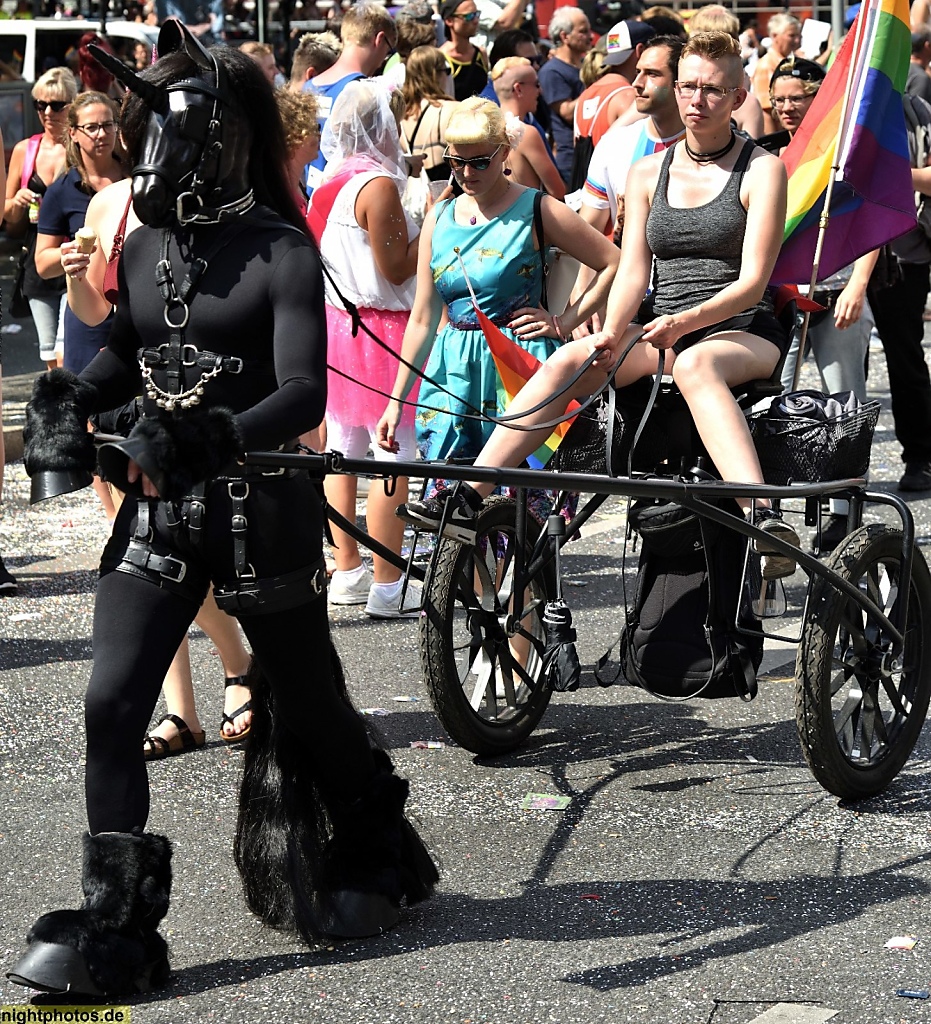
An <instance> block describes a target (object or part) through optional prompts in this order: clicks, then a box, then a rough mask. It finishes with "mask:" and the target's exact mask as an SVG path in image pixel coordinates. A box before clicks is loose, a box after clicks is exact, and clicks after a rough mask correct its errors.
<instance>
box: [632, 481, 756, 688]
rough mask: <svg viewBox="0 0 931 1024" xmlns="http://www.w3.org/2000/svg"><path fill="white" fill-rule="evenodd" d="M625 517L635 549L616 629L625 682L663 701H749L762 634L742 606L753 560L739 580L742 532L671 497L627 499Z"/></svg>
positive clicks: (743, 542) (745, 604)
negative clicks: (626, 601)
mask: <svg viewBox="0 0 931 1024" xmlns="http://www.w3.org/2000/svg"><path fill="white" fill-rule="evenodd" d="M629 521H630V523H631V526H632V527H633V528H634V529H635V530H636V531H637V532H638V533H639V534H640V536H641V540H642V547H641V552H640V560H639V564H638V573H637V588H636V593H635V596H634V602H633V605H632V606H631V607H628V608H627V617H626V623H625V626H624V630H623V632H622V634H621V649H620V662H621V669H622V671H623V673H624V677H625V678H626V680H627V682H628V683H630V684H631V685H633V686H640V687H642V688H643V689H645V690H647V691H649V692H650V693H653V694H654V695H655V696H658V697H662V698H666V699H669V700H687V699H689V698H691V697H698V696H701V697H735V696H737V697H741V698H743V699H744V700H752V699H753V698H754V697H755V696H756V692H757V685H756V672H757V669H758V668H759V667H760V662H761V661H762V658H763V636H762V632H761V630H760V623H759V621H758V620H757V619H756V617H755V616H754V615H753V614H752V612H751V611H750V608H751V604H752V594H751V591H752V588H753V586H756V587H757V588H759V586H760V583H759V579H760V577H759V573H758V563H757V561H756V560H755V559H752V558H751V559H750V562H749V565H750V568H751V570H754V571H750V572H748V573H747V579H746V580H745V581H744V584H743V586H741V580H742V579H743V576H744V561H745V554H746V545H747V540H746V538H744V537H742V536H741V535H740V534H738V533H736V532H735V531H733V530H729V529H727V528H726V527H724V526H721V525H720V524H717V523H714V522H712V521H711V520H710V519H707V518H703V517H701V516H699V515H698V514H697V513H694V512H691V511H690V510H688V509H685V508H683V507H682V506H680V505H676V504H675V503H673V502H666V503H658V502H651V501H648V500H644V501H639V502H635V503H634V504H633V505H632V506H631V509H630V513H629ZM754 577H755V580H754ZM738 606H739V608H740V616H739V619H738V616H737V611H738ZM735 622H737V623H739V625H740V627H741V628H742V629H745V630H748V631H749V633H750V635H748V633H745V632H742V631H740V630H738V629H737V628H735Z"/></svg>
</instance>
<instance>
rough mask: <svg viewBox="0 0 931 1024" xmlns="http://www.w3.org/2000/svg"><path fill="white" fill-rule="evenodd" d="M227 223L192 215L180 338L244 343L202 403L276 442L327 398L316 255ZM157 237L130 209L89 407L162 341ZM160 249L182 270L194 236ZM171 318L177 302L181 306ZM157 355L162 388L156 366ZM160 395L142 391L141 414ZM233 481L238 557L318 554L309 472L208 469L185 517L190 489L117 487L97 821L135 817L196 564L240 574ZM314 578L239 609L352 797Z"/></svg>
mask: <svg viewBox="0 0 931 1024" xmlns="http://www.w3.org/2000/svg"><path fill="white" fill-rule="evenodd" d="M268 216H269V217H273V216H274V215H272V214H268ZM234 223H235V222H234ZM236 227H238V228H240V230H238V231H236V230H235V228H234V230H233V231H232V232H231V231H230V229H229V228H226V229H224V228H223V227H221V226H198V227H196V228H194V229H193V232H192V234H193V248H194V252H193V256H194V257H201V258H203V257H205V256H207V254H208V253H210V251H211V249H214V250H215V252H214V253H213V255H211V256H210V258H209V260H208V263H209V265H208V267H207V270H206V271H205V272H204V273H203V275H202V278H201V280H200V283H199V286H198V288H197V290H196V292H195V293H194V294H193V296H192V297H191V299H190V321H189V324H188V326H187V328H186V330H185V332H184V339H183V340H184V343H185V345H190V346H195V347H196V348H197V349H198V350H201V351H208V352H213V353H218V354H222V355H224V356H235V357H238V358H239V359H242V360H243V366H242V371H241V372H240V373H233V372H227V371H226V370H224V371H223V372H221V373H220V374H219V375H218V376H217V377H216V378H214V379H212V380H210V381H209V382H208V383H207V384H206V386H205V393H204V397H203V400H202V403H201V406H200V407H199V408H208V407H211V406H218V405H222V406H226V407H228V408H230V409H231V410H232V411H233V412H234V413H236V414H237V419H238V421H239V425H240V427H241V430H242V433H243V435H244V438H245V447H246V449H247V450H262V449H269V448H276V447H278V446H279V445H281V444H283V443H285V442H287V441H289V440H291V439H293V438H296V437H297V436H298V435H299V434H301V433H303V432H304V431H307V430H309V429H311V428H313V427H315V426H316V425H317V424H318V423H319V422H320V420H321V419H322V416H323V412H324V408H325V404H326V341H325V339H326V321H325V313H324V305H323V281H322V275H321V271H320V265H319V257H318V255H317V253H316V250H315V249H314V247H313V246H312V244H311V243H310V241H309V240H308V239H307V238H306V237H305V236H303V235H302V234H301V233H299V232H297V231H295V230H293V229H290V228H288V227H286V226H285V225H284V224H283V223H282V222H281V221H278V220H275V221H273V222H271V223H270V224H268V225H263V224H261V223H253V222H252V220H251V218H250V220H249V221H246V220H243V221H242V222H240V223H238V224H236ZM220 233H223V237H222V245H221V246H220V247H219V248H218V249H217V248H216V244H215V243H216V240H217V237H218V234H220ZM188 237H190V235H188ZM161 239H162V232H161V231H157V230H154V229H151V228H145V227H143V228H139V229H137V230H136V231H134V232H133V233H132V234H131V235H130V237H129V238H128V239H127V240H126V244H125V247H124V250H123V255H122V258H121V260H120V270H119V279H120V298H119V304H118V313H117V316H116V319H115V321H114V327H113V332H112V335H111V339H110V343H109V345H108V347H107V349H105V350H104V351H103V352H101V353H100V354H99V355H98V356H97V357H96V358H95V359H94V361H93V362H92V363H91V365H90V366H89V367H88V368H87V369H86V370H85V371H84V373H83V374H82V375H81V376H82V378H83V379H84V380H87V381H89V382H90V383H92V384H94V385H95V386H96V387H97V389H98V395H99V401H98V403H97V404H98V407H99V408H100V409H107V408H111V407H113V406H116V405H119V404H121V403H123V402H126V401H127V400H129V399H130V398H132V397H133V396H134V395H136V394H138V393H139V390H140V384H141V373H140V368H139V365H138V362H137V353H138V352H139V351H140V350H142V351H149V352H150V353H151V352H157V351H158V348H159V346H160V345H163V344H165V343H166V342H168V338H169V334H170V331H169V328H168V327H167V326H166V324H165V319H164V315H165V302H164V301H163V299H162V296H161V295H160V293H159V289H158V286H157V284H156V279H155V268H156V264H157V263H158V260H159V257H160V245H161ZM169 255H170V259H171V265H172V272H173V277H174V280H175V282H176V284H178V285H180V283H181V282H182V281H183V279H184V277H185V275H186V273H187V270H188V267H189V265H190V261H191V258H192V257H191V253H190V252H189V251H187V248H185V250H184V251H182V249H181V248H179V245H178V241H177V239H176V238H174V237H173V238H172V240H171V243H170V247H169ZM173 319H174V320H175V322H177V320H178V319H179V317H178V310H175V312H174V317H173ZM191 353H192V350H188V354H191ZM184 372H185V379H184V382H183V387H185V388H187V387H190V386H192V385H193V384H194V383H196V381H197V380H198V379H199V378H200V374H201V372H202V371H201V370H200V369H199V368H197V367H190V368H187V369H186V370H185V371H184ZM153 373H154V378H155V381H156V383H157V384H158V385H159V386H160V387H163V388H164V387H165V386H166V384H167V373H166V370H165V369H155V370H154V371H153ZM157 411H158V410H157V409H156V407H155V405H154V403H153V402H152V401H151V400H148V399H147V400H146V402H145V412H146V414H147V415H154V414H156V412H157ZM180 415H182V416H183V415H185V413H184V412H181V413H180ZM231 486H235V487H237V488H238V491H239V493H244V492H247V497H246V499H245V504H244V506H243V511H244V513H245V517H246V519H247V520H248V530H247V532H246V558H247V561H248V573H249V574H252V575H254V577H255V578H257V579H268V578H275V577H280V576H282V575H287V574H289V573H294V572H295V571H299V570H303V569H305V568H306V567H308V566H312V565H313V564H314V563H318V562H319V560H320V558H321V555H322V513H321V506H320V502H319V499H318V497H317V493H316V490H315V486H314V484H313V482H312V481H311V480H310V479H309V478H308V477H307V474H306V473H296V474H295V473H288V474H283V475H263V474H261V473H258V472H253V473H251V474H250V475H249V476H248V488H246V486H245V484H244V483H243V482H240V483H239V484H237V485H231V482H230V481H229V480H228V479H226V478H219V479H217V480H214V481H207V482H206V483H205V485H204V486H203V487H201V488H200V493H199V495H198V500H199V501H200V503H201V504H202V505H203V506H204V511H203V514H202V516H201V519H200V520H199V522H198V523H197V529H196V530H195V529H193V526H194V522H193V520H192V514H191V508H192V503H191V501H190V500H188V499H185V500H181V501H176V502H166V501H157V500H147V499H138V500H137V499H132V498H127V499H126V501H124V503H123V505H122V508H121V509H120V512H119V515H118V517H117V520H116V523H115V525H114V531H113V536H112V537H111V539H110V541H109V542H108V544H107V547H106V550H105V552H104V555H103V558H102V561H101V577H100V583H99V586H98V594H97V603H96V609H95V619H94V669H93V674H92V677H91V681H90V685H89V687H88V693H87V698H86V720H87V743H88V747H87V774H86V791H87V809H88V822H89V825H90V831H91V832H92V833H97V832H130V831H132V830H133V829H138V828H144V827H145V824H146V818H147V816H148V809H149V795H148V780H147V776H146V767H145V761H144V759H143V753H142V740H143V737H144V735H145V731H146V727H147V726H148V723H149V720H150V718H151V715H152V711H153V709H154V706H155V702H156V700H157V697H158V692H159V689H160V687H161V684H162V680H163V678H164V675H165V672H166V670H167V669H168V666H169V664H170V662H171V659H172V657H173V655H174V652H175V651H176V650H177V647H178V644H179V643H180V642H181V640H182V638H183V637H184V635H185V632H186V630H187V628H188V626H189V625H190V623H191V621H192V619H193V617H194V615H195V614H196V612H197V610H198V608H199V606H200V603H201V602H202V600H203V598H204V596H205V595H206V591H207V587H208V584H209V582H210V581H211V580H213V581H214V583H216V584H218V585H220V586H230V585H235V583H236V580H237V577H238V575H239V574H238V570H237V565H236V561H235V557H234V544H233V538H232V534H231V508H232V506H231V494H230V490H231ZM140 525H141V528H140ZM140 535H141V536H144V537H146V538H147V540H146V544H147V545H148V548H149V549H150V550H151V551H152V552H153V554H154V555H156V556H158V557H159V558H164V557H166V556H167V557H169V558H174V559H179V560H182V561H183V562H184V563H185V567H186V571H185V574H184V580H183V581H178V580H176V579H173V578H171V575H172V574H171V573H169V574H167V575H165V576H162V575H161V574H160V573H159V572H158V571H154V572H153V570H152V568H151V567H146V568H145V569H144V570H143V569H142V568H140V567H139V566H138V565H137V564H133V563H132V562H131V561H130V560H127V557H126V556H127V551H129V550H130V549H131V548H132V546H133V545H134V544H136V545H138V542H139V536H140ZM324 593H325V592H324ZM324 593H320V592H317V593H313V594H310V593H307V592H306V591H305V592H302V593H301V595H299V597H298V598H296V599H295V601H292V602H291V603H290V604H287V603H286V605H285V608H284V610H282V608H281V605H280V604H279V605H278V606H277V608H276V609H275V610H274V611H273V612H269V613H264V614H263V613H261V610H260V613H258V614H249V615H244V616H243V617H242V619H241V621H242V625H243V629H244V631H245V633H246V636H247V638H248V640H249V642H250V645H251V647H252V650H253V653H254V654H255V656H256V657H257V659H258V660H259V661H260V663H261V665H262V669H263V672H264V674H265V675H266V677H267V678H268V680H269V683H270V685H271V687H272V691H273V694H274V699H275V703H276V708H277V709H278V711H279V712H280V713H281V720H282V721H283V722H284V723H286V725H287V727H288V728H290V729H293V730H294V731H295V733H297V734H299V735H300V736H301V737H302V740H303V742H304V743H305V744H306V749H307V755H308V757H309V758H311V759H312V761H313V763H314V764H315V768H316V770H317V774H318V776H319V777H321V778H322V779H325V780H326V785H327V787H328V788H329V791H330V793H331V794H332V796H333V797H334V798H335V799H340V800H347V801H352V800H354V799H356V798H357V796H358V794H359V792H360V791H361V790H362V789H363V788H364V787H365V785H366V783H367V782H368V781H369V780H370V778H371V777H372V776H373V775H374V772H375V768H374V762H373V761H372V757H371V753H370V750H369V745H368V739H367V736H366V733H365V731H364V727H363V726H362V724H361V720H360V719H359V718H358V716H356V715H355V713H354V712H353V711H352V710H351V709H350V708H349V706H348V705H347V704H346V703H344V702H343V700H342V699H341V698H340V695H339V693H338V691H337V688H336V686H335V684H334V680H333V676H332V672H331V670H330V660H329V650H330V639H329V624H328V621H327V611H326V600H325V596H324ZM295 602H296V603H295Z"/></svg>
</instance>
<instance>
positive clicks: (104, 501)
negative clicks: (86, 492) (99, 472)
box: [94, 476, 117, 525]
mask: <svg viewBox="0 0 931 1024" xmlns="http://www.w3.org/2000/svg"><path fill="white" fill-rule="evenodd" d="M94 491H95V493H96V494H97V497H98V498H99V499H100V504H101V505H103V511H104V515H105V516H106V517H107V522H108V523H110V524H111V525H112V524H113V520H114V519H116V512H117V509H116V506H115V505H114V504H113V497H112V495H111V494H110V488H109V487H108V486H107V485H106V484H105V483H104V481H103V480H101V479H100V477H99V476H95V477H94Z"/></svg>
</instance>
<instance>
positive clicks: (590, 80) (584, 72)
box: [579, 36, 611, 89]
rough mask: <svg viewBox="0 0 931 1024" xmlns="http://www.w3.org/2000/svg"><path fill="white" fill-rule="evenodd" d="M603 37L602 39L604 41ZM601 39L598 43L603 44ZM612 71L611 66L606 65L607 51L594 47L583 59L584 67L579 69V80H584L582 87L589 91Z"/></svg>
mask: <svg viewBox="0 0 931 1024" xmlns="http://www.w3.org/2000/svg"><path fill="white" fill-rule="evenodd" d="M604 38H605V36H602V37H601V39H604ZM601 39H599V40H598V42H599V43H600V42H601ZM609 71H611V65H610V64H605V51H604V49H603V48H601V49H599V48H598V46H593V47H592V48H591V49H590V50H589V51H588V53H586V54H585V56H584V57H583V58H582V66H581V67H580V68H579V78H580V79H581V80H582V85H583V86H585V88H586V89H587V88H588V87H589V86H590V85H594V84H595V82H597V81H598V79H599V78H603V77H604V76H605V75H606V74H608V72H609Z"/></svg>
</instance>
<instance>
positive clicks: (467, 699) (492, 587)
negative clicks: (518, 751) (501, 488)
mask: <svg viewBox="0 0 931 1024" xmlns="http://www.w3.org/2000/svg"><path fill="white" fill-rule="evenodd" d="M516 511H517V507H516V505H515V503H514V501H512V500H511V499H510V498H504V497H498V498H492V499H490V500H488V501H486V502H485V507H484V510H483V511H482V513H481V515H480V517H479V521H478V533H477V537H476V544H475V546H474V547H473V546H470V545H463V544H459V543H457V542H456V541H451V540H447V539H445V538H443V539H441V540H440V541H439V544H440V550H439V553H438V555H437V560H436V565H435V570H434V572H433V573H432V575H431V576H430V578H429V579H428V580H427V584H426V586H425V588H424V614H423V616H422V617H421V619H420V657H421V664H422V665H423V672H424V680H425V682H426V684H427V690H428V692H429V694H430V699H431V700H432V702H433V707H434V709H435V710H436V713H437V715H438V716H439V718H440V721H441V722H442V723H443V725H444V726H445V728H446V730H447V732H448V733H449V734H450V736H452V738H453V739H454V740H455V741H456V742H457V743H459V744H460V745H461V746H463V747H465V748H466V749H467V750H471V751H472V752H473V753H475V754H484V755H488V754H505V753H507V752H508V751H511V750H514V749H515V748H516V747H518V746H520V744H521V743H523V742H524V740H525V739H526V738H527V737H528V736H529V735H530V733H531V732H533V730H534V729H535V728H536V725H537V723H538V722H539V721H540V718H541V716H542V715H543V712H544V711H545V710H546V706H547V704H548V703H549V699H550V689H549V687H548V686H547V685H546V684H545V683H544V682H543V679H542V657H543V646H544V635H543V621H542V617H543V607H544V605H545V604H546V600H547V597H548V595H550V594H551V593H552V579H553V576H552V565H550V566H548V567H547V568H546V569H545V570H544V572H543V573H542V574H541V575H539V576H537V578H535V579H533V580H530V581H529V582H528V583H526V585H525V587H524V588H522V589H523V593H522V594H518V595H515V594H514V593H513V588H514V561H515V555H516V554H517V538H516V531H515V525H514V524H515V517H516ZM527 533H528V537H527V542H526V551H525V553H524V556H523V559H524V565H525V566H526V562H527V560H528V559H529V557H530V552H531V550H532V548H533V542H534V540H535V538H536V536H537V534H538V533H539V527H536V528H534V526H533V524H532V523H531V526H530V527H529V528H528V531H527ZM509 620H510V621H509Z"/></svg>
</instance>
